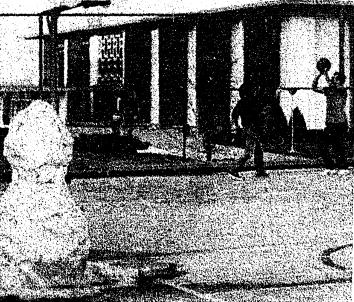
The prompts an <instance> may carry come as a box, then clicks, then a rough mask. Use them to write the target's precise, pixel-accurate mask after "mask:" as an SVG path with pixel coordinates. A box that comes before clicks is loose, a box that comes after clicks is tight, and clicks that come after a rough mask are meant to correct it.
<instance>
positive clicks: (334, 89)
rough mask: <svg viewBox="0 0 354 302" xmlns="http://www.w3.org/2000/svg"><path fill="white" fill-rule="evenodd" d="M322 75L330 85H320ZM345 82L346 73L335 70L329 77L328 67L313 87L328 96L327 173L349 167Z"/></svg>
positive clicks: (323, 150) (325, 133)
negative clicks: (346, 142) (346, 143)
mask: <svg viewBox="0 0 354 302" xmlns="http://www.w3.org/2000/svg"><path fill="white" fill-rule="evenodd" d="M321 76H324V77H325V79H326V81H327V83H328V85H329V86H328V87H323V88H322V87H318V81H319V78H320V77H321ZM344 82H345V75H343V74H341V73H339V72H335V73H334V74H333V76H332V78H329V76H328V69H323V70H321V71H320V73H319V74H318V75H317V76H316V77H315V79H314V81H313V84H312V89H313V90H314V91H315V92H318V93H322V94H324V95H325V96H326V103H327V104H326V105H327V106H326V107H327V110H326V126H325V129H324V134H323V135H324V137H323V146H322V148H321V153H322V157H323V161H324V163H325V168H326V169H328V171H326V172H327V173H331V171H338V172H340V173H343V172H344V173H345V172H346V171H345V170H346V169H347V168H348V163H347V156H346V145H345V141H346V136H347V132H348V122H347V116H346V113H345V107H346V101H347V91H346V89H345V88H344V87H343V84H344ZM331 150H332V152H331ZM332 153H333V154H332Z"/></svg>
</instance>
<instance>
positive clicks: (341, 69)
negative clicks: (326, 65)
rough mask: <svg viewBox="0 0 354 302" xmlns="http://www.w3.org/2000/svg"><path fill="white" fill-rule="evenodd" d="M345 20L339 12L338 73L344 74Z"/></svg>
mask: <svg viewBox="0 0 354 302" xmlns="http://www.w3.org/2000/svg"><path fill="white" fill-rule="evenodd" d="M344 44H345V20H344V13H343V9H342V10H341V11H340V16H339V72H340V73H342V74H344V72H345V70H344V68H345V51H344Z"/></svg>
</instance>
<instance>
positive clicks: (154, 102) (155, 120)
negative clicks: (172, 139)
mask: <svg viewBox="0 0 354 302" xmlns="http://www.w3.org/2000/svg"><path fill="white" fill-rule="evenodd" d="M159 68H160V65H159V29H154V30H152V31H151V87H150V92H151V111H150V123H151V124H152V125H159V124H160V88H159V72H160V71H159Z"/></svg>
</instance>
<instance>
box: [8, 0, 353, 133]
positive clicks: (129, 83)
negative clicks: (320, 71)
mask: <svg viewBox="0 0 354 302" xmlns="http://www.w3.org/2000/svg"><path fill="white" fill-rule="evenodd" d="M234 2H235V4H232V5H230V6H228V7H226V8H225V7H218V8H215V9H212V10H207V11H198V10H196V11H191V12H182V13H177V14H174V13H173V14H169V13H166V14H148V15H144V14H139V13H137V14H136V15H134V14H132V15H130V16H122V14H115V11H116V10H115V9H116V8H115V7H114V3H112V4H111V6H109V7H108V8H106V9H104V10H101V11H100V12H101V13H100V14H101V15H100V16H97V15H93V14H91V16H85V15H82V14H78V13H77V12H75V11H74V12H71V15H69V14H70V13H68V14H65V15H63V16H62V17H60V19H59V21H60V22H59V35H58V41H59V49H60V50H59V53H60V56H59V57H60V58H59V76H60V79H59V85H60V86H61V87H62V88H66V93H62V94H61V98H60V106H59V108H60V111H61V114H62V116H63V118H65V119H66V121H67V123H68V124H69V125H71V126H73V127H78V128H85V127H96V128H97V127H98V128H100V129H103V128H107V129H108V128H109V127H110V122H111V120H112V115H113V113H114V112H115V110H116V109H117V108H119V109H121V110H123V111H124V115H125V119H126V121H127V123H128V124H130V125H134V126H135V127H154V128H163V129H164V128H179V127H182V126H183V125H185V124H187V125H188V126H189V127H192V128H196V129H197V130H198V131H199V132H201V133H208V132H210V131H211V132H212V133H213V134H216V135H214V137H225V135H224V134H227V133H229V132H230V129H231V127H232V125H231V122H230V112H231V109H232V107H233V106H234V105H235V103H236V102H237V100H238V88H239V86H240V85H241V84H242V83H243V82H244V81H251V82H254V83H258V84H259V85H260V86H261V89H264V90H266V91H268V92H269V93H270V96H269V97H268V98H267V102H269V105H270V106H271V107H272V106H275V107H276V106H278V105H280V107H281V109H282V112H283V115H284V117H285V119H286V121H287V122H289V120H290V118H291V115H292V112H293V109H294V108H296V107H298V108H299V109H300V111H301V113H302V114H303V116H304V120H305V122H306V126H307V128H308V129H322V128H323V127H324V120H325V100H324V97H323V96H321V95H318V94H316V93H314V92H312V91H311V84H312V79H313V78H314V76H315V75H316V74H317V70H316V62H317V60H318V59H319V58H321V57H326V58H328V59H329V60H330V61H331V63H332V68H331V72H333V71H335V70H340V71H342V72H344V73H345V75H346V77H347V80H346V86H347V87H348V94H349V97H348V106H347V107H348V110H347V111H348V117H349V121H350V125H351V126H352V124H353V118H354V111H353V98H352V91H351V87H353V81H354V77H353V63H354V62H353V47H354V43H353V42H352V39H353V38H352V37H353V31H354V27H353V21H352V18H351V16H352V14H353V8H354V6H353V5H354V2H351V1H336V2H335V1H321V4H318V2H317V1H281V0H279V1H270V2H265V1H250V3H248V5H242V4H237V3H239V1H234ZM251 2H252V3H251ZM88 13H90V12H89V11H88ZM47 37H48V35H45V37H44V46H43V58H44V59H43V73H41V74H42V80H41V81H42V83H41V84H42V85H43V86H44V87H46V86H48V85H49V84H48V74H50V66H51V62H50V61H48V59H47V58H48V56H47V53H48V50H47V43H46V39H47ZM37 38H38V37H37ZM6 106H7V105H6V104H4V108H5V109H4V112H6ZM272 112H276V110H273V111H272ZM277 112H279V111H277ZM274 114H275V115H276V114H278V113H274ZM282 118H283V117H279V116H274V120H275V121H281V120H282V121H283V120H284V118H283V119H282ZM7 120H9V118H7ZM281 125H282V123H278V122H275V123H273V127H272V128H271V129H270V130H269V131H270V132H272V133H274V131H275V132H276V131H278V130H279V128H277V127H280V126H281ZM282 127H283V126H282ZM280 130H281V129H280ZM280 130H279V131H280ZM282 131H283V130H282Z"/></svg>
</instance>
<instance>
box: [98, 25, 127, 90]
mask: <svg viewBox="0 0 354 302" xmlns="http://www.w3.org/2000/svg"><path fill="white" fill-rule="evenodd" d="M124 40H125V34H124V32H120V33H118V34H112V35H104V36H102V37H101V43H100V44H101V45H100V51H101V54H100V59H99V78H98V82H99V84H115V85H120V86H123V84H124V46H125V45H124Z"/></svg>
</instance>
